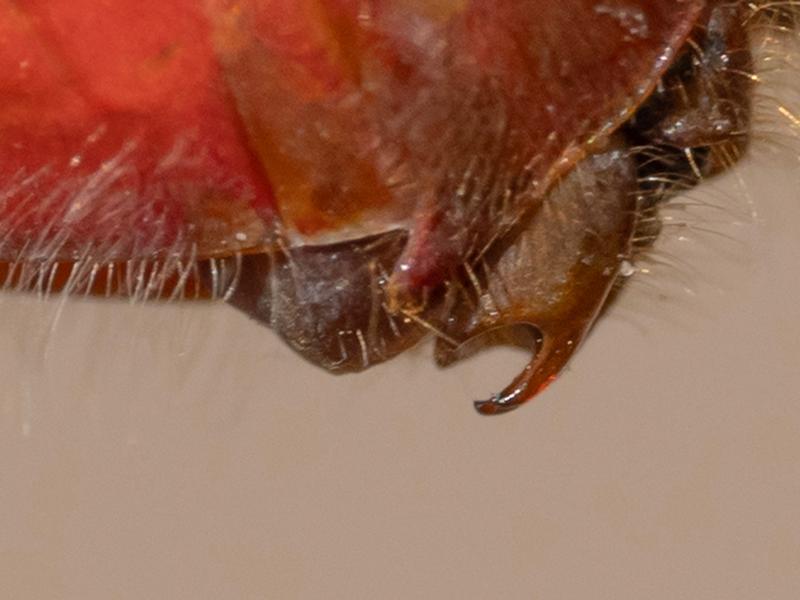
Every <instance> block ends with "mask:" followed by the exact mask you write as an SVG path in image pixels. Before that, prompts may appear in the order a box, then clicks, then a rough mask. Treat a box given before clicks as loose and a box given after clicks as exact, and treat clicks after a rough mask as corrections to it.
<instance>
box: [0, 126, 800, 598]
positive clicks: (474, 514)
mask: <svg viewBox="0 0 800 600" xmlns="http://www.w3.org/2000/svg"><path fill="white" fill-rule="evenodd" d="M784 141H788V138H787V139H786V140H783V139H778V138H772V141H771V143H769V144H761V145H760V146H759V151H758V152H757V153H756V156H755V157H754V158H753V159H752V160H750V161H748V163H747V164H746V165H744V167H743V169H742V170H740V171H739V172H738V173H739V175H740V176H741V177H742V181H743V182H744V184H745V185H746V190H747V191H744V190H743V189H742V187H741V186H742V182H741V181H739V180H738V179H737V178H736V177H733V176H731V177H729V178H727V179H725V180H724V181H721V182H719V183H718V184H717V185H716V186H714V187H713V188H706V189H705V191H704V192H703V193H700V192H697V193H695V194H693V195H692V196H691V198H689V199H687V202H689V203H691V204H694V203H695V202H700V203H703V204H706V205H708V204H722V205H724V206H725V207H726V208H725V209H724V210H722V211H718V210H716V209H715V208H713V207H712V206H705V207H699V208H698V207H689V208H686V209H685V210H683V209H681V208H679V207H677V206H676V208H675V209H674V210H672V211H670V213H669V214H668V215H667V216H671V217H672V218H673V219H674V222H675V223H680V222H687V223H689V224H690V225H691V227H689V228H680V227H670V228H669V230H670V234H669V235H667V236H665V238H664V239H663V240H662V242H661V243H660V245H659V247H658V251H657V252H656V253H655V254H654V261H653V263H652V264H651V263H644V264H643V265H642V266H643V267H645V268H649V269H651V271H652V272H651V273H649V274H648V273H641V274H639V275H637V276H635V277H634V280H633V282H632V285H630V286H629V288H628V289H627V291H626V293H625V294H624V295H623V297H622V298H621V299H620V301H619V302H618V303H617V304H616V305H615V306H614V307H613V309H612V310H611V311H610V312H609V314H608V315H607V316H606V317H605V318H604V319H603V320H602V322H601V323H600V324H599V326H598V327H597V329H596V330H595V333H594V334H593V335H592V337H591V338H590V340H589V341H588V343H587V344H586V345H585V346H584V348H583V349H582V351H581V352H580V353H579V355H578V357H577V359H576V360H575V362H574V363H573V365H572V367H571V369H570V370H569V372H568V373H566V374H565V375H564V377H563V378H562V379H561V380H560V381H559V382H558V383H557V384H556V385H554V386H553V387H552V388H551V389H550V390H549V391H548V392H547V393H546V394H544V395H543V396H541V398H540V399H539V400H538V401H537V402H536V403H534V404H532V405H530V406H528V407H525V408H523V409H522V410H520V411H518V412H516V413H514V414H512V415H509V416H506V417H503V418H495V419H486V418H480V417H478V416H477V415H476V414H475V413H474V412H473V410H472V408H471V405H470V400H471V399H473V398H474V397H476V396H481V395H487V394H488V393H490V392H491V391H494V390H495V389H497V388H498V387H499V386H500V385H501V384H502V383H504V382H505V381H506V380H507V378H508V377H509V376H510V375H511V374H513V373H514V371H515V370H516V369H518V368H519V367H520V366H521V364H522V363H523V361H524V356H522V355H520V354H518V353H515V352H511V351H509V352H505V353H503V352H495V353H492V354H488V355H485V356H482V357H480V358H479V359H477V360H474V361H472V362H469V363H467V364H464V365H462V366H459V367H457V368H454V369H451V370H448V371H444V372H441V371H438V370H436V369H435V368H434V367H433V366H432V365H431V362H430V360H429V357H428V354H429V348H425V349H423V350H421V351H419V352H416V353H412V354H411V355H408V356H405V357H402V358H400V359H398V360H397V361H395V362H394V363H392V364H390V365H388V366H384V367H381V368H378V369H375V370H374V371H372V372H370V373H368V374H365V375H362V376H358V377H346V378H332V377H330V376H328V375H326V374H324V373H322V372H320V371H317V370H315V369H314V368H312V367H310V366H308V365H307V364H305V363H303V362H302V361H301V360H300V359H298V358H297V357H296V356H295V355H293V354H292V353H291V352H290V351H289V350H287V349H286V348H284V347H283V346H282V345H281V344H280V343H279V342H278V341H277V340H276V339H275V338H274V336H273V335H272V334H271V333H270V332H269V331H267V330H263V329H261V328H259V327H257V326H255V325H252V324H251V323H249V322H248V321H247V320H246V319H245V318H244V317H242V316H240V315H239V314H237V313H236V312H235V311H233V310H231V309H228V308H226V307H222V306H212V307H198V306H195V307H161V306H126V305H120V304H111V305H108V304H102V303H97V302H84V303H80V302H70V303H68V304H66V305H64V306H61V305H59V303H58V302H50V303H46V304H39V303H36V302H34V301H32V300H31V299H30V298H12V297H6V298H4V299H3V300H2V301H0V330H2V332H3V334H2V340H0V376H2V384H0V393H2V401H1V402H0V598H15V599H23V600H27V599H81V600H92V599H112V598H113V599H116V598H120V599H128V598H130V599H137V600H138V599H142V598H169V599H173V598H175V599H184V598H186V599H217V598H231V599H249V598H281V599H283V598H312V599H313V598H347V599H351V598H381V599H383V598H511V599H516V598H520V599H530V598H545V599H560V598H565V599H578V598H591V599H625V598H648V599H661V598H663V599H674V598H688V599H692V600H705V599H717V598H719V599H723V598H724V599H726V600H730V599H747V600H750V599H753V598H764V599H792V598H797V597H800V368H799V363H800V302H799V301H798V297H800V266H798V265H800V235H799V234H800V192H799V191H798V190H800V176H798V174H800V168H798V165H799V164H798V162H797V160H796V156H795V154H794V153H793V152H790V151H787V150H786V148H784V147H783V143H784ZM774 152H777V153H774Z"/></svg>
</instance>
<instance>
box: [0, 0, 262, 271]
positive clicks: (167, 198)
mask: <svg viewBox="0 0 800 600" xmlns="http://www.w3.org/2000/svg"><path fill="white" fill-rule="evenodd" d="M0 74H1V75H0V76H1V77H2V86H0V184H1V185H0V226H2V240H3V245H2V250H0V256H2V258H4V259H6V260H13V259H15V258H16V254H17V253H19V252H23V254H24V255H25V257H26V258H32V259H33V258H48V259H52V258H60V259H71V258H73V257H78V256H82V255H84V254H86V253H89V254H90V255H92V256H97V257H98V260H104V261H111V260H125V259H129V258H135V257H141V256H149V255H151V254H153V253H161V252H165V251H168V250H169V249H171V248H174V249H176V250H177V249H180V250H181V251H183V250H185V249H186V248H187V247H188V246H189V245H194V246H195V251H197V252H198V253H199V254H200V255H214V254H219V253H223V254H228V253H230V252H232V251H234V250H236V249H237V248H246V247H249V246H256V245H258V244H259V243H260V242H261V241H262V239H263V238H264V237H265V234H266V233H267V230H268V227H269V226H270V223H271V221H272V220H273V218H274V217H273V215H274V203H273V201H272V196H271V192H270V189H269V185H268V183H267V180H266V178H264V176H263V173H262V171H261V169H260V167H259V165H257V164H256V162H255V161H254V159H253V157H252V155H251V153H250V152H249V150H248V145H247V140H246V138H245V136H244V132H243V130H242V128H241V125H240V120H239V118H238V116H237V114H236V111H235V106H234V104H233V102H232V101H231V97H230V95H229V92H228V90H227V88H226V86H225V83H224V81H223V79H222V77H221V72H220V67H219V63H218V61H217V58H216V56H215V54H214V50H213V47H212V31H211V27H210V24H209V21H208V19H207V18H206V16H205V14H204V13H203V11H202V7H201V5H200V3H198V2H197V1H196V0H171V1H169V2H163V1H161V0H135V1H117V2H98V1H97V0H21V1H20V0H0Z"/></svg>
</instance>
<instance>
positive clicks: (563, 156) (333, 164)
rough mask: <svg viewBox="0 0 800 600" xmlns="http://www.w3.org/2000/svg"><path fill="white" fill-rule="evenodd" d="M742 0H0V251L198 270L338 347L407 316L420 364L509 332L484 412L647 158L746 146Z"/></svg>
mask: <svg viewBox="0 0 800 600" xmlns="http://www.w3.org/2000/svg"><path fill="white" fill-rule="evenodd" d="M748 10H750V9H749V8H747V6H746V5H745V4H744V3H722V2H716V1H713V2H703V1H701V0H669V1H667V0H663V1H661V0H649V1H644V0H605V1H602V0H563V1H561V2H558V3H553V2H549V1H546V0H525V1H521V2H520V1H517V2H512V1H511V0H503V1H501V2H497V3H491V4H487V3H485V2H481V1H478V0H401V1H395V2H389V1H385V0H370V1H367V2H363V1H355V0H299V1H298V0H292V1H290V0H241V1H234V0H205V1H202V2H201V1H199V0H195V1H190V0H180V1H176V2H171V3H168V4H163V3H159V2H155V1H153V0H145V1H144V2H137V3H132V2H130V3H129V2H121V3H117V4H115V5H114V7H113V8H108V7H101V6H98V4H97V3H96V2H92V1H91V0H79V1H75V0H71V1H70V2H66V1H64V0H48V1H47V2H42V1H37V0H29V1H26V2H13V1H11V0H0V39H2V40H3V44H2V45H1V46H0V71H2V72H3V73H4V77H5V80H6V82H7V84H6V85H5V86H3V87H2V88H0V134H1V135H0V229H1V230H2V231H1V233H2V244H0V259H3V260H4V261H6V262H7V263H8V265H9V266H7V267H6V273H7V276H8V277H9V278H10V279H12V280H13V281H14V282H23V283H25V284H27V283H28V282H29V280H33V279H36V276H35V272H38V273H39V279H47V278H46V277H44V276H43V275H41V274H42V273H45V272H48V273H56V272H57V271H58V269H62V268H63V265H65V264H66V265H71V267H69V275H68V276H67V278H66V281H65V282H62V284H61V285H62V286H65V287H69V288H70V289H76V290H78V289H80V290H84V291H87V292H91V291H96V287H97V274H98V270H103V269H105V270H106V272H108V271H109V270H110V269H112V267H111V266H110V265H119V264H123V265H124V266H123V267H122V268H118V267H117V270H116V271H115V273H116V274H118V273H120V272H122V271H123V270H124V269H127V271H128V272H127V276H128V277H129V278H130V277H131V271H132V267H131V262H130V261H132V260H137V261H141V264H142V265H146V267H143V268H149V269H151V270H153V271H155V267H154V266H153V265H155V264H157V265H159V268H160V269H162V270H163V272H161V274H160V275H159V277H160V278H161V280H160V281H157V282H156V285H154V286H153V285H151V284H150V283H145V284H143V286H144V288H145V289H146V293H145V294H143V296H144V297H159V296H164V295H165V294H167V295H169V294H170V293H171V292H176V291H180V292H183V291H184V288H185V281H186V280H188V279H190V277H189V275H188V273H189V272H190V269H194V271H191V272H192V273H195V271H196V272H198V273H199V272H200V271H203V272H207V273H208V277H206V278H205V280H206V281H211V283H212V285H211V286H210V287H211V288H213V291H212V292H211V295H215V296H224V297H226V298H228V299H230V300H231V302H232V303H233V304H234V305H235V306H237V307H239V308H241V309H243V310H245V311H246V312H247V313H248V314H250V315H251V316H253V317H254V318H256V319H258V320H260V321H262V322H264V323H266V324H268V325H270V326H271V327H273V328H274V329H276V330H277V331H278V332H279V333H280V335H282V336H283V337H284V338H285V339H286V340H287V342H288V343H290V345H291V346H292V347H293V348H295V349H296V350H298V351H299V352H300V353H301V354H303V355H304V356H305V357H306V358H308V359H310V360H311V361H313V362H314V363H316V364H319V365H320V366H322V367H325V368H327V369H329V370H331V371H335V372H342V371H352V370H360V369H363V368H366V367H369V366H371V365H373V364H375V363H378V362H381V361H383V360H386V359H388V358H391V357H392V356H393V355H395V354H397V353H398V352H401V351H402V350H404V349H406V348H408V347H410V346H412V345H413V344H415V343H416V342H417V341H419V339H421V338H422V337H423V336H424V335H426V334H429V333H433V334H435V335H437V336H438V347H437V353H436V356H437V360H438V361H439V362H440V363H441V364H447V363H450V362H452V361H453V360H456V359H457V358H458V357H459V356H462V355H464V354H466V353H468V352H470V351H471V349H473V347H474V346H475V344H476V343H477V342H476V340H482V341H484V342H485V341H495V342H496V341H503V340H505V341H511V342H512V343H524V344H525V345H526V346H527V347H529V348H530V349H531V351H532V352H533V353H534V354H535V357H534V359H533V362H532V363H531V364H530V365H529V366H528V367H527V368H526V370H525V371H524V372H523V373H522V374H521V375H520V376H519V377H518V378H517V380H515V381H514V382H513V383H512V384H511V385H510V386H509V388H508V389H507V390H506V391H504V392H503V393H502V394H499V395H498V396H497V397H496V398H494V399H493V400H492V401H490V402H487V403H480V404H479V405H478V406H479V409H480V410H481V411H482V412H485V413H495V412H504V411H506V410H508V409H510V408H513V407H514V406H517V405H518V404H520V403H521V402H524V401H525V400H527V399H529V398H530V397H531V396H533V395H534V394H535V393H536V392H537V391H539V390H540V389H542V388H543V387H545V386H546V385H547V383H549V382H550V381H551V380H552V379H553V378H554V377H555V376H556V375H557V373H558V372H559V371H560V369H561V368H562V367H563V365H564V364H565V363H566V361H567V360H568V358H569V356H570V355H571V354H572V353H573V352H574V350H575V349H576V348H577V346H578V345H579V344H580V342H581V340H582V339H583V338H584V336H585V334H586V333H587V331H588V330H589V328H590V326H591V324H592V322H593V321H594V319H595V317H596V315H597V314H598V312H599V311H600V309H601V308H602V306H603V304H604V303H605V301H606V298H607V297H608V294H609V292H610V291H611V289H612V287H613V285H614V283H615V281H616V278H617V274H618V271H619V269H620V265H622V264H623V262H624V261H625V260H627V259H628V258H629V257H630V256H631V254H632V253H633V252H634V247H635V245H636V243H637V242H636V240H637V239H638V237H639V236H640V234H641V233H642V231H643V227H644V225H643V221H645V220H644V219H642V218H641V216H642V214H644V213H643V211H644V210H648V209H650V208H652V205H653V204H654V203H655V200H654V198H660V197H663V196H664V195H665V194H667V193H669V192H670V190H669V189H665V188H664V186H658V185H652V184H651V183H647V182H652V181H657V179H658V178H657V177H656V175H657V173H658V171H659V169H662V170H664V169H667V168H669V169H672V170H673V171H674V170H675V169H683V170H685V171H686V173H687V178H689V179H692V178H693V179H694V181H699V180H700V179H701V178H702V177H704V176H706V175H708V174H711V173H713V172H715V171H718V170H721V169H722V168H724V167H726V166H728V165H729V164H730V163H731V162H732V161H733V160H735V158H731V156H729V155H727V154H724V153H722V154H721V153H720V151H719V148H720V140H722V141H723V142H725V141H726V140H730V139H731V138H736V139H737V140H738V142H737V144H735V145H734V147H733V148H734V154H736V155H737V156H738V153H739V152H740V151H741V150H742V149H743V148H744V146H745V144H746V139H747V128H748V116H749V103H748V97H749V96H748V87H747V85H746V84H745V83H744V78H741V79H740V78H739V77H740V75H737V73H746V72H747V69H748V65H749V55H748V54H747V51H746V47H747V39H746V34H745V33H744V29H743V27H742V26H741V24H742V21H743V20H744V15H745V13H746V12H747V11H748ZM690 36H691V43H688V42H687V40H689V37H690ZM732 49H736V51H735V52H734V51H732ZM654 92H655V93H654ZM722 145H724V144H722ZM642 147H648V148H650V149H651V151H652V152H651V155H647V156H645V155H644V154H643V153H642V151H641V148H642ZM576 165H577V166H576ZM643 182H645V185H643ZM648 185H649V187H648ZM208 259H213V261H212V262H211V263H206V262H204V261H207V260H208ZM28 265H36V267H35V269H34V270H33V271H31V272H32V273H34V275H33V276H31V275H28V276H24V275H20V273H24V271H25V268H27V266H28ZM166 265H169V269H167V267H166ZM187 265H188V266H187ZM204 265H205V266H204ZM209 265H210V266H209ZM37 269H38V271H36V270H37ZM220 269H221V270H220ZM48 270H49V271H48ZM168 270H169V272H168ZM59 272H60V271H59ZM59 277H60V276H59ZM59 277H57V276H56V275H54V274H53V275H52V276H51V277H50V280H51V285H52V282H53V281H57V280H59ZM199 279H201V280H202V279H203V277H199ZM118 287H120V286H119V285H117V284H115V285H114V286H110V287H107V288H106V291H108V290H109V289H111V288H114V289H117V288H118ZM129 287H130V286H129ZM151 288H152V289H151ZM219 290H224V293H217V292H218V291H219ZM173 295H175V294H173ZM200 295H202V294H200Z"/></svg>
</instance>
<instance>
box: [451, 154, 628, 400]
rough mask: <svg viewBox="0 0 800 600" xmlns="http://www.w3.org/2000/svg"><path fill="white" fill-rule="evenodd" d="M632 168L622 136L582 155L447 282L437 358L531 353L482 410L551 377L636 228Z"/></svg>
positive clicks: (579, 335)
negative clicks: (537, 203)
mask: <svg viewBox="0 0 800 600" xmlns="http://www.w3.org/2000/svg"><path fill="white" fill-rule="evenodd" d="M635 186H636V170H635V166H634V164H633V160H632V159H631V158H630V156H629V153H628V152H627V151H626V150H625V148H624V146H623V145H622V144H621V143H620V144H619V146H618V147H615V148H614V149H611V150H609V151H607V152H606V153H604V154H598V155H596V156H594V157H591V158H589V159H587V160H586V161H584V163H582V165H581V166H580V167H579V168H578V169H577V170H576V171H574V172H573V173H572V174H571V175H570V176H569V177H567V178H566V179H565V180H564V181H562V182H561V184H560V185H559V186H558V188H557V189H556V190H554V191H553V193H552V194H550V195H549V196H548V198H547V200H546V201H545V202H544V204H543V205H542V207H541V208H540V209H539V210H538V211H537V212H536V213H534V214H533V215H531V216H530V218H529V219H528V220H527V221H526V222H525V223H523V224H522V225H521V227H520V230H519V231H518V232H517V233H516V234H515V235H514V236H509V237H508V238H507V239H506V240H505V243H504V244H503V245H502V246H498V247H497V248H494V249H493V250H492V251H491V252H489V253H488V254H487V255H485V256H484V257H483V258H482V259H481V260H480V261H477V262H476V263H475V264H473V265H472V266H467V267H465V273H464V276H463V277H462V278H460V279H459V280H458V281H457V282H456V284H455V285H453V286H452V288H451V294H452V297H451V302H450V305H451V306H452V307H453V309H452V311H451V313H450V314H449V316H448V318H447V319H446V320H445V322H444V323H443V325H442V331H443V334H444V335H443V336H442V337H441V338H440V339H439V340H438V341H437V347H436V360H437V362H438V363H439V364H440V365H448V364H451V363H453V362H455V361H457V360H459V359H460V358H463V357H465V356H467V355H469V354H472V353H473V352H474V351H475V350H476V349H477V348H479V347H481V346H485V345H487V343H488V344H497V343H498V342H499V343H510V344H513V345H522V346H524V347H526V348H528V349H530V350H531V351H532V352H533V354H534V358H533V360H532V361H531V362H530V364H529V365H528V366H526V367H525V369H524V370H523V372H522V373H520V374H519V375H518V376H517V377H516V379H514V381H513V382H512V383H511V384H510V385H509V386H507V387H506V388H505V389H504V390H503V391H502V392H500V393H499V394H497V395H495V396H494V397H493V398H491V399H490V400H485V401H481V402H476V404H475V406H476V408H477V410H478V412H480V413H481V414H484V415H494V414H501V413H506V412H509V411H511V410H513V409H514V408H516V407H518V406H520V405H521V404H523V403H525V402H527V401H528V400H530V399H531V398H532V397H533V396H535V395H536V394H537V393H539V392H540V391H542V390H543V389H544V388H546V387H547V386H548V385H549V384H550V383H552V382H553V380H555V378H556V377H557V375H558V374H559V373H560V372H561V370H562V369H563V368H564V366H565V365H566V364H567V362H568V361H569V359H570V357H571V356H572V354H574V352H575V350H576V349H577V348H578V346H579V345H580V343H581V342H582V340H583V339H584V338H585V336H586V334H587V333H588V331H589V329H590V328H591V326H592V324H593V323H594V320H595V318H596V317H597V315H598V314H599V312H600V311H601V309H602V308H603V306H604V304H605V302H606V300H607V298H608V295H609V293H610V292H611V290H612V288H613V285H614V283H615V281H616V279H617V274H618V272H619V270H620V266H621V265H622V264H623V262H624V261H625V260H626V258H627V257H628V256H629V254H630V247H631V239H632V237H633V235H634V231H635V229H636V199H635V195H634V194H633V190H635V189H636V188H635Z"/></svg>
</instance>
